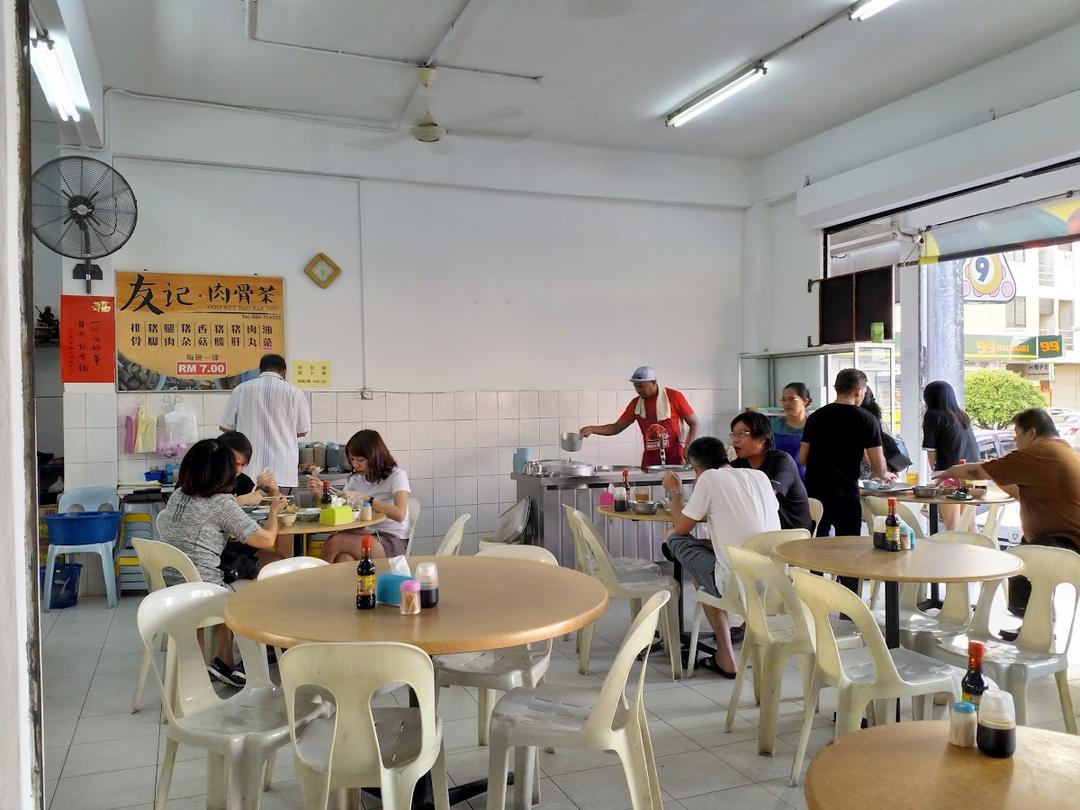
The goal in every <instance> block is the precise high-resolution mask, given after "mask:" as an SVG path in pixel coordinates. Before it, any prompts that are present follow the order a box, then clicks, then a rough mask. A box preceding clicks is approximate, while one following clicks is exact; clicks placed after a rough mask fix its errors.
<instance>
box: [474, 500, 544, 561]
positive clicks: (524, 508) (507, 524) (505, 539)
mask: <svg viewBox="0 0 1080 810" xmlns="http://www.w3.org/2000/svg"><path fill="white" fill-rule="evenodd" d="M531 504H532V501H530V500H529V499H528V498H522V499H521V500H520V501H518V502H517V503H515V504H514V505H513V506H511V507H510V508H509V509H507V510H506V511H505V512H503V513H502V514H501V515H499V522H498V524H497V525H496V526H495V533H494V534H493V535H492V536H491V537H484V538H482V539H481V540H480V548H481V549H483V548H487V547H488V546H495V545H503V544H505V543H520V542H521V537H522V535H524V534H525V528H526V527H527V526H528V525H529V507H530V506H531Z"/></svg>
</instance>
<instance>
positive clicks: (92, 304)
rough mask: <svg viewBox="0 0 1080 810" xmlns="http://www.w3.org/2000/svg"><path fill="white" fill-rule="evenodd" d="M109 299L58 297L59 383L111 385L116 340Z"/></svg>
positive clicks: (75, 296) (76, 296) (89, 296)
mask: <svg viewBox="0 0 1080 810" xmlns="http://www.w3.org/2000/svg"><path fill="white" fill-rule="evenodd" d="M115 308H116V305H115V304H114V302H113V299H112V298H103V297H101V296H96V295H62V296H60V379H62V380H63V381H64V382H88V383H100V382H112V381H113V368H114V366H113V363H114V362H115V357H114V355H115V353H116V338H115V332H114V330H113V317H114V316H113V310H114V309H115Z"/></svg>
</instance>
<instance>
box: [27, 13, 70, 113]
mask: <svg viewBox="0 0 1080 810" xmlns="http://www.w3.org/2000/svg"><path fill="white" fill-rule="evenodd" d="M30 64H31V65H32V66H33V68H34V73H35V74H37V77H38V82H39V83H40V84H41V90H42V92H44V93H45V98H46V99H47V100H48V102H49V104H50V105H51V106H52V108H53V109H54V110H56V113H57V115H59V116H60V120H61V121H67V120H71V121H78V120H79V109H78V107H76V106H75V98H74V96H73V95H72V93H71V87H70V85H69V84H68V80H67V77H66V76H65V75H64V69H63V67H62V66H61V65H60V59H59V58H58V57H57V53H56V43H55V42H53V40H51V39H49V34H48V32H47V31H45V30H42V31H38V30H37V29H36V28H34V27H31V28H30Z"/></svg>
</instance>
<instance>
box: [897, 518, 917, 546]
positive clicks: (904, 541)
mask: <svg viewBox="0 0 1080 810" xmlns="http://www.w3.org/2000/svg"><path fill="white" fill-rule="evenodd" d="M913 535H914V532H912V531H911V527H910V526H908V525H907V524H906V523H904V521H902V520H901V521H900V550H901V551H911V549H913V548H914V546H913V545H911V538H912V536H913Z"/></svg>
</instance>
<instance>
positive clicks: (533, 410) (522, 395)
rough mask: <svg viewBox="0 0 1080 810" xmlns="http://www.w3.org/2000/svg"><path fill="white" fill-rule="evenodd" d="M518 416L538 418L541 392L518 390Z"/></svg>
mask: <svg viewBox="0 0 1080 810" xmlns="http://www.w3.org/2000/svg"><path fill="white" fill-rule="evenodd" d="M518 416H519V417H520V418H521V419H538V418H539V417H540V394H538V393H537V392H536V391H518Z"/></svg>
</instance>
